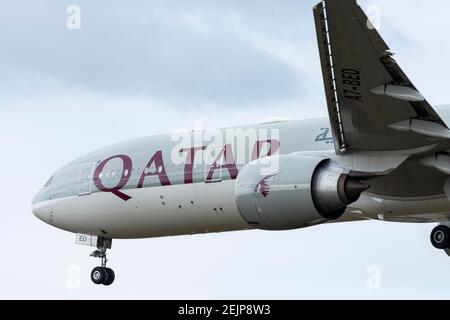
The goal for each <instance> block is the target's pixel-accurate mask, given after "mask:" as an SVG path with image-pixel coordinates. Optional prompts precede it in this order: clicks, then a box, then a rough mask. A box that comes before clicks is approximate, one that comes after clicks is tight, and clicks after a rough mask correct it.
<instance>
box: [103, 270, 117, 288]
mask: <svg viewBox="0 0 450 320" xmlns="http://www.w3.org/2000/svg"><path fill="white" fill-rule="evenodd" d="M105 272H106V278H105V280H104V281H103V285H105V286H110V285H112V284H113V282H114V279H115V278H116V275H115V274H114V271H113V269H110V268H105Z"/></svg>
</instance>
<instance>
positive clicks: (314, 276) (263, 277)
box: [0, 0, 450, 299]
mask: <svg viewBox="0 0 450 320" xmlns="http://www.w3.org/2000/svg"><path fill="white" fill-rule="evenodd" d="M72 4H75V5H78V6H79V7H80V8H81V29H80V30H68V29H67V27H66V20H67V18H68V16H69V15H68V14H67V13H66V10H67V8H68V6H69V5H72ZM314 4H315V1H304V0H302V1H294V0H277V1H275V0H272V1H269V0H244V1H242V0H236V1H229V0H228V1H218V0H216V1H211V0H209V1H207V0H196V1H186V0H183V1H181V0H180V1H174V0H171V1H168V0H161V1H157V0H151V1H88V0H84V1H83V0H79V1H62V0H46V1H44V0H42V1H32V0H2V1H1V2H0V39H1V50H0V69H1V70H2V72H0V128H1V131H0V132H1V133H2V134H1V136H0V146H1V148H2V151H3V152H2V155H3V156H2V157H1V160H0V167H1V168H2V170H3V174H2V181H3V183H2V184H1V186H0V193H1V197H2V204H3V207H2V209H3V210H2V222H1V224H0V232H1V235H2V241H1V244H0V248H1V252H2V255H1V258H0V259H1V263H0V298H182V299H189V298H191V299H196V298H242V299H246V298H247V299H251V298H269V299H277V298H388V299H389V298H450V295H449V293H448V288H449V287H450V280H449V278H448V276H447V274H448V269H449V267H450V258H448V257H447V256H445V254H443V253H442V252H439V251H437V250H434V249H433V248H431V245H430V244H429V232H430V230H431V229H432V227H433V226H430V225H424V226H423V225H397V224H387V223H376V222H374V223H363V224H361V223H355V224H345V225H329V226H328V225H327V226H320V227H317V228H312V229H307V230H298V231H293V232H281V233H270V232H259V231H255V232H246V233H230V234H220V235H216V234H214V235H206V236H195V237H178V238H167V239H150V240H138V241H136V240H133V241H116V242H114V244H113V250H112V251H111V256H110V257H111V264H110V265H111V266H112V267H113V268H114V269H115V271H116V274H117V282H116V283H115V285H114V286H113V287H111V288H103V287H96V286H94V285H92V284H91V283H90V280H89V274H90V270H91V269H92V267H94V266H95V265H96V264H97V262H98V261H95V260H94V259H92V258H90V257H89V253H90V249H89V248H85V247H78V246H75V244H74V236H73V235H71V234H68V233H64V232H62V231H58V230H55V229H53V228H51V227H50V226H47V225H45V224H43V223H42V222H40V221H39V220H37V219H36V218H35V217H34V216H33V215H32V214H31V211H30V202H31V199H32V197H33V195H34V193H35V192H36V191H37V190H38V189H39V188H40V187H41V186H42V185H43V183H44V182H45V181H46V180H47V178H48V177H49V176H50V175H51V174H52V173H53V172H54V171H55V170H56V169H57V168H58V167H60V166H62V165H64V164H65V163H67V162H69V161H71V160H72V159H74V158H77V157H78V156H80V155H82V154H85V153H87V152H90V151H92V150H93V149H96V148H99V147H102V146H104V145H107V144H110V143H114V142H117V141H121V140H126V139H129V138H133V137H138V136H145V135H151V134H157V133H161V132H170V131H172V130H173V129H176V128H186V127H187V128H191V127H192V126H193V123H194V121H196V120H202V121H203V123H204V125H205V126H207V127H223V126H227V125H240V124H248V123H254V122H256V121H259V120H261V119H263V118H266V117H269V116H282V117H287V118H306V117H308V118H309V117H316V116H325V115H327V112H326V105H325V97H324V94H323V88H322V86H323V85H322V79H321V70H320V63H319V57H318V53H317V52H318V50H317V45H316V38H315V30H314V22H313V16H312V6H313V5H314ZM360 4H361V5H362V6H363V8H364V9H366V10H368V11H369V12H370V13H371V14H372V15H374V16H375V18H376V19H377V21H378V22H379V26H380V28H381V29H380V31H381V33H382V35H383V36H384V37H385V39H386V41H387V42H388V44H389V45H390V46H391V48H392V50H393V51H394V52H396V54H397V55H396V59H397V60H398V62H399V63H400V64H401V65H402V67H403V68H404V70H405V71H406V72H407V73H408V75H409V76H410V78H411V79H412V80H413V81H414V83H415V84H416V85H417V87H418V88H419V89H420V90H421V92H422V93H423V94H424V95H425V96H426V97H427V99H428V100H429V101H430V102H431V103H432V104H435V105H437V104H448V103H449V102H450V96H449V94H448V90H447V88H446V86H447V83H448V69H449V67H448V66H449V64H448V56H449V53H450V44H449V43H448V41H446V39H447V38H448V32H449V27H448V22H447V17H446V15H447V14H448V12H450V2H448V1H446V0H431V1H420V0H397V1H387V0H373V1H367V0H365V1H360ZM373 270H375V271H380V272H381V287H380V288H379V289H380V290H372V289H374V288H371V287H370V285H369V286H367V281H369V283H370V280H371V277H370V275H373ZM137 272H139V273H141V274H140V275H138V276H137V275H136V273H137ZM78 275H79V276H80V277H79V278H78ZM74 279H75V280H74ZM77 279H80V282H78V281H77ZM74 284H75V285H74ZM78 284H79V286H78Z"/></svg>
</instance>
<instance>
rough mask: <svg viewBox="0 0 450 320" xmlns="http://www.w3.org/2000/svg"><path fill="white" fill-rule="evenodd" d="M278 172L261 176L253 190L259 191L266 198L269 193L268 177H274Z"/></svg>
mask: <svg viewBox="0 0 450 320" xmlns="http://www.w3.org/2000/svg"><path fill="white" fill-rule="evenodd" d="M277 174H278V173H274V174H271V175H268V176H265V177H264V178H262V179H261V180H260V181H259V182H258V183H257V184H256V186H255V192H260V193H261V194H262V196H263V197H264V198H267V197H268V196H269V193H270V185H269V179H270V178H272V177H275V176H276V175H277Z"/></svg>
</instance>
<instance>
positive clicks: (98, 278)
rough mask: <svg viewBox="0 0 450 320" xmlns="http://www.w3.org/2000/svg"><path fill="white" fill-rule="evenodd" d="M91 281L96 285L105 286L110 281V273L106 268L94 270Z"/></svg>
mask: <svg viewBox="0 0 450 320" xmlns="http://www.w3.org/2000/svg"><path fill="white" fill-rule="evenodd" d="M91 280H92V282H93V283H95V284H103V283H104V282H105V281H106V280H108V273H107V272H106V270H105V268H102V267H96V268H94V269H93V270H92V272H91Z"/></svg>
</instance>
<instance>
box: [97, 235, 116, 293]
mask: <svg viewBox="0 0 450 320" xmlns="http://www.w3.org/2000/svg"><path fill="white" fill-rule="evenodd" d="M111 244H112V240H111V239H104V238H98V241H97V250H95V251H94V252H92V253H91V257H94V258H100V259H101V266H100V267H95V268H94V269H93V270H92V272H91V280H92V282H93V283H95V284H97V285H100V284H103V285H105V286H110V285H111V284H112V283H113V282H114V279H115V274H114V271H113V270H112V269H110V268H107V267H106V263H107V262H108V259H107V257H106V250H108V249H111Z"/></svg>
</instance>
